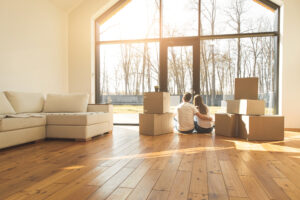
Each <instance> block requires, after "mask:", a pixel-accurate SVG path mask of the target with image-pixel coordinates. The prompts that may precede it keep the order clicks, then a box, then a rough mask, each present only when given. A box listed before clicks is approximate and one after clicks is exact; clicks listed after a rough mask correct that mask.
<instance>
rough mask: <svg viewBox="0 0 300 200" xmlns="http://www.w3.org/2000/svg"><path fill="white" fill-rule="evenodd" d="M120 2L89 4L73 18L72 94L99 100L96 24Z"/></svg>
mask: <svg viewBox="0 0 300 200" xmlns="http://www.w3.org/2000/svg"><path fill="white" fill-rule="evenodd" d="M116 2H117V0H85V1H83V2H82V3H81V4H80V5H79V6H78V7H76V8H75V9H74V10H72V11H71V12H70V14H69V90H70V92H85V93H89V94H90V99H91V102H94V100H95V73H94V71H95V70H94V68H95V64H94V63H95V56H94V53H95V51H94V48H95V47H94V46H95V45H94V43H95V42H94V41H95V40H94V23H95V22H94V21H95V19H96V18H97V16H99V15H100V14H101V13H103V12H105V11H106V10H107V9H108V8H110V7H111V6H112V5H113V4H114V3H116Z"/></svg>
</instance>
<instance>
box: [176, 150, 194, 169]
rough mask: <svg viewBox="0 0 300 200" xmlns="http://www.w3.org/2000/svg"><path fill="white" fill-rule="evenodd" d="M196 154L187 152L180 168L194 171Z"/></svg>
mask: <svg viewBox="0 0 300 200" xmlns="http://www.w3.org/2000/svg"><path fill="white" fill-rule="evenodd" d="M193 160H194V154H185V155H184V156H183V158H182V160H181V163H180V165H179V168H178V170H181V171H192V168H193Z"/></svg>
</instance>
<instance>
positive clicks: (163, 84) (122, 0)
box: [95, 0, 281, 113]
mask: <svg viewBox="0 0 300 200" xmlns="http://www.w3.org/2000/svg"><path fill="white" fill-rule="evenodd" d="M130 1H131V0H119V1H118V2H117V3H116V4H114V5H113V6H112V7H111V8H109V9H108V10H107V11H106V12H104V13H103V14H102V15H101V16H99V17H98V18H97V19H96V20H95V73H96V75H95V97H96V99H95V100H96V103H99V102H100V99H101V97H100V94H99V92H98V91H100V90H99V89H100V87H101V85H100V70H101V69H100V45H106V44H124V43H145V42H159V45H160V53H159V55H160V58H159V65H160V66H159V77H158V78H159V85H160V88H161V89H162V91H167V88H168V87H167V85H168V83H167V82H168V80H167V79H166V77H167V76H168V71H167V63H166V62H165V60H166V59H165V58H166V56H167V55H166V49H167V47H168V46H172V45H173V46H176V45H177V46H185V45H187V46H189V45H191V46H193V49H194V52H196V53H197V52H198V51H199V52H200V49H199V48H198V47H196V48H195V46H196V43H198V44H199V45H200V43H201V41H203V40H214V39H236V38H251V37H270V36H272V37H275V38H276V42H275V54H276V57H275V74H276V75H275V82H276V96H275V99H274V101H275V102H274V103H275V107H274V109H275V111H274V113H278V101H279V96H278V94H279V57H280V56H279V53H280V52H279V46H280V25H281V24H280V9H281V8H280V6H279V5H277V4H275V3H273V2H271V1H270V0H256V1H258V3H261V4H263V5H266V6H269V7H270V8H272V9H274V10H275V12H276V22H275V31H270V32H254V33H240V34H217V35H201V30H200V28H201V26H200V24H201V0H199V3H198V35H197V36H187V37H163V0H159V4H160V6H159V38H145V39H131V40H111V41H101V40H100V36H99V29H100V24H101V23H103V22H105V21H106V20H107V19H109V17H110V16H112V15H113V14H114V13H116V12H118V11H119V10H120V9H122V8H123V7H124V6H126V5H127V4H128V3H130ZM195 49H196V51H195ZM195 56H196V54H195V53H194V57H195ZM198 56H199V57H200V53H199V55H198ZM193 59H194V62H196V65H199V67H198V68H199V70H200V68H201V66H200V62H198V61H197V59H196V60H195V58H193ZM198 60H199V59H198ZM193 69H194V70H195V66H193ZM197 83H198V84H197ZM197 85H198V86H197ZM193 86H194V89H195V92H200V77H199V78H196V79H194V80H193Z"/></svg>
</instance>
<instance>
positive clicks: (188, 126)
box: [175, 92, 212, 133]
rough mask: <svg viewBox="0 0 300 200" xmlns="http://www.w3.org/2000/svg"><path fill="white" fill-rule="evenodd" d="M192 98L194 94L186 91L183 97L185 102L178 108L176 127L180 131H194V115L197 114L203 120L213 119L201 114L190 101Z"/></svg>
mask: <svg viewBox="0 0 300 200" xmlns="http://www.w3.org/2000/svg"><path fill="white" fill-rule="evenodd" d="M191 99H192V94H191V93H189V92H187V93H185V94H184V95H183V98H182V101H183V102H182V103H181V104H179V105H178V106H177V108H176V116H175V120H177V123H176V129H177V130H178V131H179V132H180V133H193V131H194V115H197V116H198V117H199V118H200V119H202V120H207V121H212V118H211V117H207V116H206V115H203V114H201V113H200V112H199V111H198V110H197V108H196V107H195V106H194V105H193V104H191V103H189V102H190V101H191Z"/></svg>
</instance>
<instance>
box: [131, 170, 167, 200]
mask: <svg viewBox="0 0 300 200" xmlns="http://www.w3.org/2000/svg"><path fill="white" fill-rule="evenodd" d="M160 174H161V170H149V171H148V172H147V174H146V175H145V176H144V177H143V179H142V180H141V181H140V183H139V184H138V186H137V187H136V188H135V189H134V190H133V191H132V193H131V194H130V195H129V197H128V198H127V200H146V199H147V197H148V196H149V194H150V192H151V191H152V188H153V186H154V184H155V183H156V181H157V180H158V177H159V176H160Z"/></svg>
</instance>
